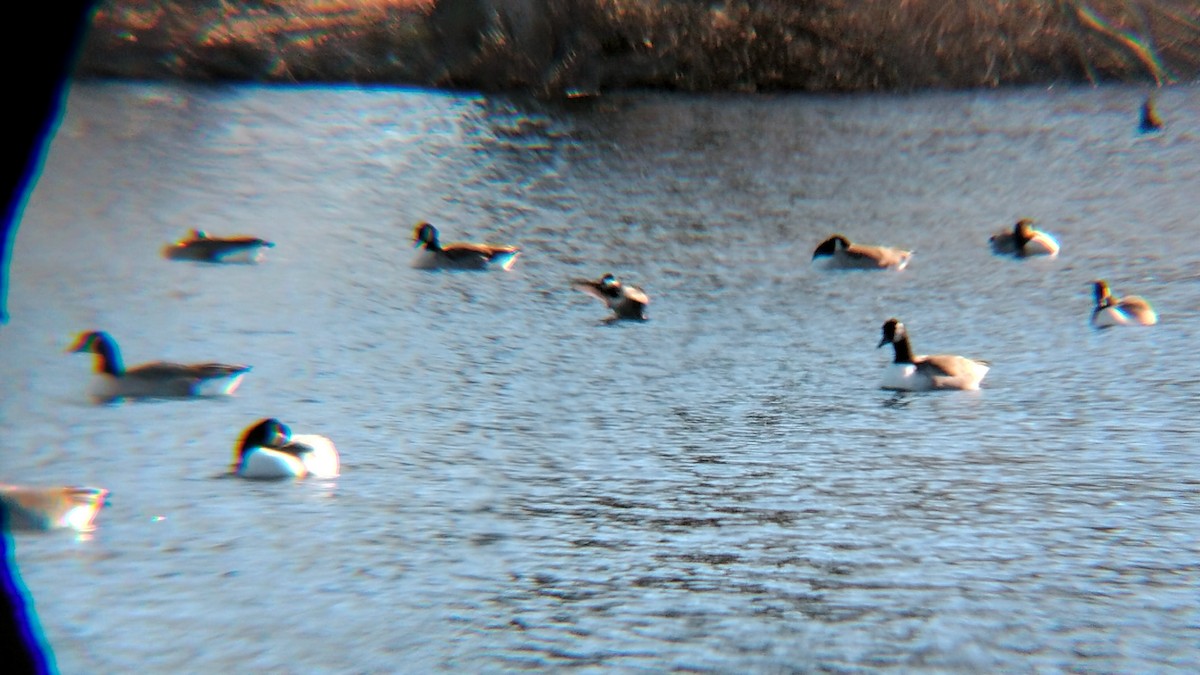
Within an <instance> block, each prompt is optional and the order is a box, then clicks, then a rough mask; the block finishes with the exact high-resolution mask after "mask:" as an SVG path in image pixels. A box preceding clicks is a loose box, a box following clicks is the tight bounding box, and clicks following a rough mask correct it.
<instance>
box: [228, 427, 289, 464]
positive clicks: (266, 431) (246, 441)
mask: <svg viewBox="0 0 1200 675" xmlns="http://www.w3.org/2000/svg"><path fill="white" fill-rule="evenodd" d="M291 436H292V430H291V429H288V427H287V425H286V424H284V423H283V422H280V421H279V420H277V419H275V418H274V417H268V418H266V419H262V420H259V421H257V422H255V423H254V425H253V426H251V427H250V428H248V429H246V431H245V433H243V434H242V440H241V442H239V443H238V458H239V461H240V459H241V456H242V455H243V454H245V453H246V451H247V450H249V449H251V448H260V447H261V448H279V447H282V446H284V445H287V442H288V439H290V438H291Z"/></svg>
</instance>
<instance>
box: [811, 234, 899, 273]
mask: <svg viewBox="0 0 1200 675" xmlns="http://www.w3.org/2000/svg"><path fill="white" fill-rule="evenodd" d="M817 258H829V260H828V262H827V267H828V268H830V269H848V270H886V269H892V270H902V269H904V268H905V267H907V266H908V261H909V260H910V259H912V251H905V250H902V249H898V248H888V247H886V246H862V245H859V244H852V243H850V240H849V239H847V238H846V237H844V236H843V235H840V234H834V235H830V237H829V238H828V239H826V240H825V241H823V242H821V245H820V246H818V247H817V250H815V251H813V256H812V259H813V260H816V259H817Z"/></svg>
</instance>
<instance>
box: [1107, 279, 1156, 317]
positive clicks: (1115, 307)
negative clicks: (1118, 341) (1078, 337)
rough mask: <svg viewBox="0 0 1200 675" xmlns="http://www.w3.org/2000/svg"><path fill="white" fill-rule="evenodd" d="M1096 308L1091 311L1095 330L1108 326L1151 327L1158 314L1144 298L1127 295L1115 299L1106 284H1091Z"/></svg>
mask: <svg viewBox="0 0 1200 675" xmlns="http://www.w3.org/2000/svg"><path fill="white" fill-rule="evenodd" d="M1092 283H1093V286H1092V289H1093V292H1094V293H1095V296H1096V306H1095V307H1094V308H1093V309H1092V325H1093V326H1095V327H1096V328H1108V327H1110V326H1153V325H1154V324H1156V323H1158V314H1156V313H1155V312H1154V309H1153V308H1152V307H1151V306H1150V303H1148V302H1146V300H1145V299H1144V298H1141V297H1139V296H1136V295H1127V296H1125V297H1123V298H1118V297H1115V296H1114V295H1113V294H1112V293H1111V292H1110V291H1109V290H1108V283H1107V282H1105V281H1103V280H1099V281H1095V282H1092Z"/></svg>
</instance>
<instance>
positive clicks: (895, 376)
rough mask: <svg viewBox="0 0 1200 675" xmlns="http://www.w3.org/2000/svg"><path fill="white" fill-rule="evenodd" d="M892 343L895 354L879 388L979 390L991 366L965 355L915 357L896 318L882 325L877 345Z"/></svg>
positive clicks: (900, 389)
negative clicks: (881, 332) (881, 334)
mask: <svg viewBox="0 0 1200 675" xmlns="http://www.w3.org/2000/svg"><path fill="white" fill-rule="evenodd" d="M889 343H890V344H891V345H892V347H893V348H894V349H895V352H896V357H895V359H893V361H892V365H890V366H888V370H887V373H885V374H884V378H883V384H882V388H884V389H894V390H897V391H930V390H933V389H978V388H979V383H980V381H982V380H983V376H984V375H987V372H988V370H989V369H990V366H989V364H988V362H987V361H980V360H979V359H969V358H967V357H965V356H956V355H952V354H937V355H934V356H916V355H914V354H913V351H912V344H911V343H909V341H908V331H906V330H905V329H904V324H902V323H900V320H899V319H888V320H887V322H886V323H884V324H883V339H881V340H880V341H879V346H880V347H882V346H884V345H886V344H889Z"/></svg>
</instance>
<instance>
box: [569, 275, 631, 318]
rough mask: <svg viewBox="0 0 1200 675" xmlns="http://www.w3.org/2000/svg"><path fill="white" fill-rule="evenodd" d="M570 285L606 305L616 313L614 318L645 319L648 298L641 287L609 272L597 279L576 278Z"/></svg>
mask: <svg viewBox="0 0 1200 675" xmlns="http://www.w3.org/2000/svg"><path fill="white" fill-rule="evenodd" d="M571 285H573V286H574V287H575V288H577V289H579V290H581V291H583V292H584V293H587V294H588V295H590V296H592V297H594V298H597V299H599V300H600V301H601V302H603V303H604V304H606V305H608V307H609V309H611V310H612V311H613V312H615V313H616V316H615V317H614V318H617V319H636V320H639V321H642V320H645V319H646V305H649V304H650V298H649V297H648V296H647V295H646V294H645V293H644V292H642V289H640V288H638V287H636V286H630V285H628V284H623V283H621V282H620V281H619V280H617V278H616V277H615V276H613V275H612V274H611V273H609V274H605V275H604V276H602V277H600V279H599V280H597V281H592V280H590V279H576V280H574V281H573V282H571Z"/></svg>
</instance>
